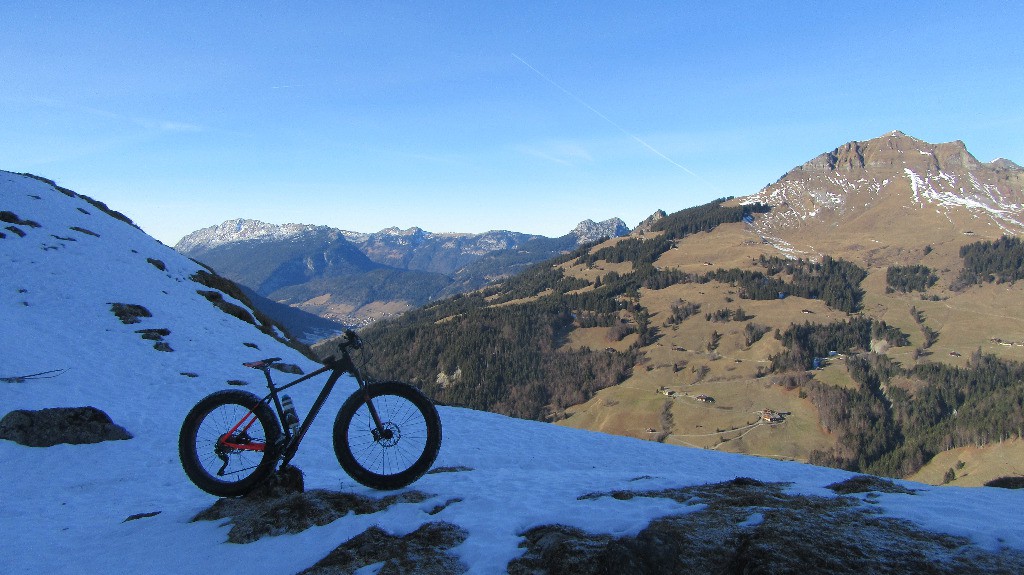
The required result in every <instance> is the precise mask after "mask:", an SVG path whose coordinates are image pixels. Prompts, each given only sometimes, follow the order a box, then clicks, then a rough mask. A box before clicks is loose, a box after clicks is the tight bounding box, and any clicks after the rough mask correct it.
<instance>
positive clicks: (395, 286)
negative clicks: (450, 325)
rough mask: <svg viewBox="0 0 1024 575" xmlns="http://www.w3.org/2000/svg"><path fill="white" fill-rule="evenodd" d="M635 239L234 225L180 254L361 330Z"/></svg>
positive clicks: (591, 232) (619, 230) (201, 237)
mask: <svg viewBox="0 0 1024 575" xmlns="http://www.w3.org/2000/svg"><path fill="white" fill-rule="evenodd" d="M628 233H629V229H628V228H626V226H625V224H624V223H623V222H622V220H619V219H618V218H613V219H610V220H606V221H604V222H600V223H595V222H593V221H591V220H586V221H584V222H581V223H580V224H579V225H578V226H577V227H576V229H575V230H573V231H572V232H570V233H569V234H567V235H565V236H563V237H561V238H554V239H552V238H546V237H543V236H537V235H530V234H522V233H518V232H509V231H490V232H486V233H483V234H465V233H431V232H427V231H424V230H422V229H420V228H415V227H414V228H409V229H407V230H401V229H398V228H388V229H385V230H381V231H379V232H376V233H373V234H363V233H357V232H348V231H343V230H337V229H333V228H329V227H326V226H312V225H302V224H285V225H280V226H278V225H273V224H267V223H264V222H260V221H256V220H244V219H236V220H229V221H227V222H224V223H222V224H220V225H217V226H211V227H209V228H204V229H202V230H198V231H196V232H193V233H191V234H189V235H187V236H185V237H184V238H182V240H181V241H179V242H178V244H177V245H176V246H175V249H177V250H178V251H179V252H180V253H183V254H185V255H187V256H189V257H192V258H194V259H196V260H199V261H202V262H203V263H205V264H207V265H209V266H211V267H212V268H214V269H216V270H217V271H218V273H221V274H223V275H224V276H226V277H229V278H231V279H232V280H234V281H236V282H238V283H240V284H242V285H245V286H249V287H250V288H252V290H253V291H254V292H255V293H257V294H259V295H260V296H262V297H265V298H268V299H270V300H272V301H276V302H279V303H284V304H287V305H290V306H293V307H296V308H298V309H301V310H304V311H307V312H311V313H314V314H316V315H319V316H322V317H324V318H327V319H330V320H334V321H337V322H341V323H347V324H353V325H356V324H364V323H367V322H370V321H373V320H376V319H379V318H380V317H387V316H390V315H394V314H397V313H401V312H404V311H406V310H408V309H410V308H414V307H418V306H420V305H423V304H424V303H426V302H428V301H431V300H433V299H436V298H438V297H445V296H449V295H453V294H457V293H463V292H465V291H470V290H473V289H477V288H479V287H481V286H483V285H486V284H487V283H489V282H491V281H493V280H495V279H497V278H500V277H505V276H508V275H511V274H514V273H516V272H518V271H519V270H521V269H522V268H523V267H524V266H526V265H529V264H533V263H536V262H538V261H543V260H545V259H548V258H550V257H553V256H556V255H558V254H561V253H564V252H566V251H569V250H572V249H574V248H575V247H577V246H578V245H580V244H583V243H587V242H590V241H594V240H596V239H599V238H601V237H616V236H621V235H625V234H628ZM266 311H267V313H273V310H271V309H267V310H266ZM305 325H306V324H293V330H297V331H306V330H307V328H306V327H305ZM310 329H311V328H310Z"/></svg>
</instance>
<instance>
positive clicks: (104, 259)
mask: <svg viewBox="0 0 1024 575" xmlns="http://www.w3.org/2000/svg"><path fill="white" fill-rule="evenodd" d="M0 212H3V213H4V218H5V222H4V224H3V226H2V227H0V231H3V233H4V236H5V237H4V238H2V239H0V266H2V268H0V269H2V270H3V272H2V274H3V275H2V280H0V326H2V327H0V352H2V355H0V358H2V359H0V378H6V379H5V380H2V381H0V417H2V416H3V415H4V414H6V413H7V412H9V411H11V410H15V409H40V408H45V407H59V406H85V405H91V406H95V407H97V408H100V409H102V410H104V411H105V412H107V413H108V414H109V415H110V416H111V417H112V418H113V420H114V422H115V423H117V424H120V425H122V426H124V427H125V428H127V430H128V431H129V432H130V433H132V434H133V435H134V438H133V439H130V440H127V441H111V442H104V443H98V444H92V445H63V444H62V445H57V446H54V447H47V448H33V447H25V446H22V445H19V444H16V443H13V442H11V441H6V440H0V462H2V465H0V532H2V534H3V535H2V536H0V572H2V573H5V574H23V573H45V574H47V575H55V574H59V573H74V574H83V573H86V574H87V573H104V574H107V573H196V574H199V573H203V574H205V573H261V574H276V573H281V574H286V573H295V572H297V571H300V570H302V569H305V568H308V567H310V566H311V565H313V564H314V563H316V562H317V561H318V560H320V559H321V558H323V557H324V556H325V555H327V554H328V553H329V552H331V551H332V550H333V549H335V548H336V547H337V546H339V545H340V544H342V543H344V542H346V541H348V540H349V539H351V538H353V537H355V536H357V535H359V534H361V533H364V532H365V531H366V530H367V529H368V528H370V527H371V526H377V527H379V528H380V529H382V530H383V531H385V532H388V533H391V534H394V535H398V536H401V535H405V534H408V533H410V532H413V531H414V530H416V529H418V528H419V527H420V526H422V525H424V524H427V523H431V522H446V523H448V524H451V525H455V526H458V527H459V528H461V529H462V530H464V533H465V535H466V537H465V539H464V541H462V542H461V543H460V544H458V545H457V546H455V547H454V548H452V549H451V550H450V553H451V554H452V555H453V556H454V557H455V558H456V559H457V560H458V561H460V562H461V563H462V564H464V566H465V567H466V568H467V569H468V571H469V572H471V573H502V572H505V570H506V568H507V565H508V563H509V561H510V560H513V559H515V558H516V557H518V556H520V555H522V554H523V553H524V551H525V550H524V549H523V548H521V547H520V545H521V544H522V543H523V542H524V537H523V533H524V532H526V531H527V530H529V529H531V528H534V527H538V526H543V525H549V524H562V525H567V526H573V527H577V528H579V529H581V530H583V531H585V532H588V533H598V534H609V535H612V536H615V537H627V536H630V535H635V534H637V533H638V532H640V531H641V530H642V529H645V528H646V527H647V526H648V524H649V523H650V522H651V520H652V519H654V518H657V517H663V516H666V515H680V514H682V515H686V514H693V513H697V512H702V511H704V510H706V509H708V507H709V506H708V505H707V504H703V503H698V502H689V501H682V502H680V501H676V500H673V499H671V498H665V497H658V496H653V495H649V496H643V497H634V498H627V497H621V496H616V497H612V496H591V497H585V498H582V499H581V496H584V495H587V494H593V493H608V492H610V491H613V490H632V491H637V490H643V491H649V492H654V491H655V490H664V489H668V488H682V487H686V486H692V485H699V484H706V483H712V482H721V481H727V480H731V479H733V478H735V477H737V476H745V477H751V478H756V479H759V480H761V481H772V482H789V485H788V486H785V487H784V490H785V492H786V493H788V494H794V495H795V494H802V495H813V496H820V497H824V498H833V499H834V498H835V497H836V494H835V493H834V492H833V491H831V490H829V489H826V488H825V486H827V485H829V484H831V483H833V482H837V481H843V480H845V479H847V478H848V477H849V474H847V473H844V472H841V471H837V470H832V469H824V468H816V467H810V466H805V465H801V464H797V463H786V462H777V461H772V460H766V459H758V458H752V457H745V456H738V455H732V454H726V453H719V452H711V451H703V450H694V449H682V448H678V447H672V446H665V445H662V444H657V443H652V442H645V441H638V440H633V439H626V438H621V437H614V436H608V435H603V434H598V433H591V432H584V431H577V430H571V429H565V428H561V427H556V426H552V425H548V424H543V423H537V422H527V421H519V420H513V419H509V418H505V417H501V416H496V415H492V414H486V413H479V412H473V411H468V410H463V409H456V408H441V409H440V414H441V418H442V421H443V424H444V434H445V437H444V443H443V445H442V448H441V453H440V456H439V458H438V461H437V463H436V466H437V467H438V468H441V469H442V470H445V471H448V472H446V473H432V474H428V475H426V476H424V477H423V478H422V479H421V480H420V481H418V482H417V483H415V484H414V485H413V486H411V487H410V488H409V489H407V491H410V490H418V491H421V492H423V493H425V494H427V496H426V499H424V500H422V501H420V502H418V503H400V504H396V505H392V506H391V507H389V508H387V509H386V510H384V511H380V512H377V513H369V514H363V515H355V514H349V515H346V516H344V517H341V518H340V519H337V520H335V521H332V522H330V523H327V524H325V525H322V526H318V527H312V528H310V529H308V530H306V531H303V532H301V533H298V534H283V535H278V536H267V537H263V538H262V539H259V540H258V541H256V542H254V543H249V544H244V545H242V544H231V543H226V542H225V540H226V538H227V536H228V532H229V530H230V529H231V526H230V525H228V524H224V523H222V522H219V521H198V522H191V521H190V519H192V517H193V516H195V515H196V514H197V513H198V512H200V511H202V510H203V509H205V508H207V507H209V506H210V505H211V504H212V503H214V498H212V497H211V496H209V495H206V494H205V493H203V492H201V491H199V490H198V489H196V488H195V487H194V486H192V485H191V484H190V483H189V482H188V480H187V478H186V477H185V475H184V473H183V472H182V471H181V468H180V465H179V463H178V456H177V448H176V442H177V434H178V429H179V425H180V422H181V419H182V418H183V416H184V415H185V413H186V412H187V411H188V409H189V408H190V407H191V406H192V405H193V404H194V403H195V402H196V401H198V400H199V399H200V398H201V397H203V396H204V395H206V394H208V393H210V392H212V391H214V390H219V389H225V388H227V382H228V381H229V380H236V382H237V381H243V382H244V381H247V382H250V385H248V386H246V387H243V388H242V389H249V390H251V391H254V392H257V393H258V392H259V391H260V385H259V378H260V377H261V374H260V373H259V372H255V371H252V370H248V369H246V368H244V367H242V365H241V363H242V362H244V361H250V360H254V359H259V358H263V357H268V356H281V357H284V358H285V360H286V361H288V362H291V363H295V364H298V365H300V366H302V367H303V368H304V369H306V371H310V370H312V369H313V368H315V367H316V365H315V364H313V363H312V362H310V361H308V360H306V359H305V358H303V357H302V356H301V355H300V354H298V353H297V352H295V351H294V350H292V349H290V348H288V347H287V346H285V345H284V344H282V343H281V342H279V341H277V340H275V339H274V338H272V337H269V336H267V335H265V334H264V333H262V332H261V331H259V330H257V329H256V328H255V327H254V326H253V325H251V324H249V323H246V322H243V321H241V320H239V319H237V318H235V317H233V316H231V315H228V314H225V313H223V312H221V311H220V310H219V309H217V308H215V307H214V306H213V305H211V303H210V302H209V301H208V300H207V298H206V297H204V296H203V295H201V294H198V293H197V290H208V288H207V287H205V286H201V285H199V284H197V283H195V282H194V281H193V280H192V279H191V276H192V275H193V274H195V273H196V272H197V271H199V267H198V266H197V265H196V264H195V263H194V262H192V261H190V260H188V259H187V258H185V257H183V256H179V255H177V254H176V253H175V252H174V251H173V250H171V249H170V248H167V247H165V246H163V245H161V244H159V243H158V242H156V241H155V240H153V239H151V238H150V237H148V236H147V235H145V234H144V233H143V232H142V231H140V230H138V229H136V228H134V227H132V226H130V225H128V224H126V223H124V222H123V221H119V220H116V219H114V218H112V217H110V216H108V215H107V214H106V213H104V212H103V211H101V210H99V209H97V207H96V206H95V205H93V204H92V203H89V202H87V201H85V200H84V199H82V198H80V197H72V196H68V195H66V194H64V193H62V192H61V191H59V190H57V189H55V188H54V187H53V186H51V185H49V184H47V183H45V182H41V181H38V180H35V179H31V178H26V177H23V176H20V175H16V174H11V173H8V172H0ZM15 230H17V231H15ZM154 262H160V265H159V266H158V265H156V263H154ZM161 267H162V268H163V269H160V268H161ZM225 299H230V298H228V297H227V296H225ZM112 303H130V304H136V305H140V306H144V307H145V308H146V309H147V310H149V311H150V312H151V317H143V318H141V319H140V322H139V323H137V324H132V325H126V324H124V323H122V322H121V321H120V320H119V319H117V318H116V317H115V316H114V314H113V313H112V312H111V304H112ZM233 303H235V304H239V303H240V302H237V301H236V302H233ZM156 328H164V329H167V330H169V331H170V333H169V334H168V335H166V336H164V338H163V339H164V342H165V343H167V344H168V345H169V346H170V348H171V349H173V351H159V350H157V349H155V348H154V345H153V343H154V342H153V341H151V340H144V339H142V338H141V337H140V334H139V333H137V332H136V330H138V329H156ZM368 344H369V345H370V346H371V347H372V342H368ZM253 346H256V347H258V349H254V348H253ZM54 369H66V370H67V371H65V372H63V373H61V374H60V375H58V376H57V377H53V378H51V379H26V380H24V381H17V378H18V376H23V375H28V374H34V373H38V372H43V371H49V370H54ZM313 387H315V385H307V386H300V387H299V388H296V389H295V390H294V393H292V396H293V398H294V399H295V402H296V404H297V406H298V407H299V411H300V413H302V412H304V411H305V409H307V408H308V406H309V405H310V403H311V402H312V396H313V395H315V392H316V391H318V390H317V389H313ZM352 389H353V384H352V383H351V382H348V381H343V382H342V384H341V385H340V386H339V389H338V391H337V392H336V395H335V397H333V398H332V399H331V400H330V401H329V402H328V404H327V406H326V407H325V409H324V415H322V416H321V418H320V419H319V420H318V421H317V422H316V424H315V425H314V426H313V427H312V429H311V431H310V434H309V436H308V438H307V441H306V443H304V445H303V447H302V449H301V450H300V452H299V455H298V457H297V458H296V460H295V464H296V465H297V466H298V467H299V468H301V469H302V470H303V471H304V472H305V479H306V487H307V489H313V488H323V489H332V490H342V491H345V492H348V493H354V494H359V495H364V496H370V497H379V496H380V494H377V493H374V492H370V491H368V490H367V489H365V488H363V487H361V486H359V485H358V484H356V483H354V482H353V481H351V480H350V479H349V478H348V477H346V476H345V475H344V473H343V472H342V471H341V469H340V468H339V466H338V465H337V462H336V461H335V459H334V455H333V450H332V448H331V445H330V426H331V423H332V420H333V417H332V416H333V413H334V412H335V411H336V410H337V409H338V407H340V404H341V402H342V401H343V399H344V398H345V396H347V395H348V394H349V393H350V392H351V391H352ZM900 484H902V485H905V486H909V487H912V488H914V489H916V490H918V491H917V492H916V494H899V493H877V492H875V493H870V494H867V495H864V494H861V495H857V496H855V497H856V499H855V500H854V504H855V505H856V506H860V507H863V508H866V509H871V510H872V513H874V512H877V513H878V514H879V515H877V518H883V517H886V516H889V517H896V518H905V519H908V520H910V521H913V522H915V523H916V524H917V525H919V526H921V527H923V528H925V529H928V530H932V531H935V532H939V533H948V534H954V535H959V536H964V537H967V538H969V539H970V540H971V541H973V542H974V543H975V544H976V545H977V546H978V548H980V549H983V550H988V551H999V550H1000V549H1006V548H1009V549H1016V550H1024V532H1022V531H1021V529H1020V528H1019V521H1020V517H1019V516H1020V510H1021V509H1022V508H1024V492H1020V491H1010V490H999V489H993V488H981V489H972V490H966V489H958V488H935V487H927V486H923V485H914V484H909V483H905V482H900ZM157 512H158V513H157ZM765 513H767V512H765ZM140 515H141V516H140ZM132 516H140V517H139V518H137V519H134V520H130V521H126V519H128V518H129V517H132ZM810 519H811V520H814V521H817V520H819V519H820V521H822V522H827V521H829V518H828V516H827V514H822V515H821V517H820V518H818V517H817V516H814V515H811V516H810ZM764 521H765V514H759V513H752V514H751V515H750V516H749V517H745V518H744V520H743V521H738V522H737V525H736V526H735V527H736V529H740V530H741V531H742V530H744V529H749V530H753V529H757V528H758V525H759V524H761V523H762V522H764ZM851 537H855V535H853V534H851ZM1003 553H1004V554H1006V553H1009V554H1011V555H1012V554H1013V552H1012V551H1003ZM929 559H933V560H934V561H936V562H941V561H944V560H945V559H946V556H945V555H937V556H935V557H933V558H929ZM1013 565H1020V563H1014V564H1013ZM378 568H379V565H369V566H367V567H366V569H363V570H360V571H359V572H360V573H375V572H377V569H378ZM1007 572H1011V571H1007Z"/></svg>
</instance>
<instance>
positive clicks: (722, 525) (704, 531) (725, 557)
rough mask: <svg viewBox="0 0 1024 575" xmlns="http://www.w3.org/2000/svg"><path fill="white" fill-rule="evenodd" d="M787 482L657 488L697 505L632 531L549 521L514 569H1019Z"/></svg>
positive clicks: (623, 495)
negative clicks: (792, 489)
mask: <svg viewBox="0 0 1024 575" xmlns="http://www.w3.org/2000/svg"><path fill="white" fill-rule="evenodd" d="M785 487H786V484H782V483H763V482H760V481H756V480H752V479H744V478H739V479H737V480H734V481H729V482H724V483H719V484H713V485H700V486H695V487H691V488H685V489H671V490H665V491H661V492H615V493H610V494H605V495H601V494H594V495H589V496H586V497H588V498H595V497H603V496H611V497H616V498H619V499H629V498H632V497H665V498H670V499H674V500H676V501H678V502H680V503H685V504H689V505H703V506H706V507H705V508H704V509H701V510H696V511H693V512H691V513H687V514H683V515H677V516H672V517H664V518H661V519H657V520H655V521H652V522H651V523H650V525H648V527H647V528H645V529H644V530H643V531H641V532H640V533H639V534H637V536H636V537H619V538H616V537H612V536H610V535H602V534H597V535H595V534H588V533H585V532H583V531H581V530H579V529H576V528H572V527H566V526H562V525H550V526H543V527H537V528H534V529H531V530H529V531H527V532H526V533H524V534H523V536H524V537H525V542H524V544H523V546H524V547H526V553H525V554H524V555H523V556H522V557H521V558H519V559H516V560H514V561H512V562H511V563H510V564H509V569H508V572H509V573H511V574H513V575H525V574H530V575H536V574H548V573H551V574H555V573H572V574H574V575H577V574H579V575H585V574H595V575H596V574H598V573H631V574H638V575H643V574H647V573H658V574H663V573H664V574H668V573H725V574H737V575H738V574H745V575H746V574H759V573H765V574H768V573H849V574H850V575H854V574H857V575H864V574H872V573H941V574H949V575H954V574H958V575H963V574H979V575H980V574H982V573H1020V572H1022V570H1024V554H1022V553H1020V552H1018V551H1014V550H1009V549H1003V550H1001V551H1000V552H998V553H993V552H989V551H986V550H983V549H981V548H978V547H976V546H974V545H973V544H972V542H971V541H970V540H968V539H966V538H962V537H952V536H949V535H941V534H936V533H929V532H927V531H923V530H922V529H920V528H919V527H917V526H915V525H913V524H912V523H910V522H907V521H902V520H898V519H892V518H885V517H880V516H878V515H877V514H876V513H874V512H873V510H872V509H871V508H870V507H869V506H866V505H865V504H863V503H861V502H860V501H858V500H856V499H853V498H849V497H834V498H829V497H816V496H805V495H788V494H786V493H785V492H784V488H785Z"/></svg>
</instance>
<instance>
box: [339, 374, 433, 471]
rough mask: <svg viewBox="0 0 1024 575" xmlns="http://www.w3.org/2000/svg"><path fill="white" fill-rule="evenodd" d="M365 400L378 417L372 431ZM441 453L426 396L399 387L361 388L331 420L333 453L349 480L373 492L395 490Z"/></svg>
mask: <svg viewBox="0 0 1024 575" xmlns="http://www.w3.org/2000/svg"><path fill="white" fill-rule="evenodd" d="M367 399H369V401H370V402H371V403H372V404H373V407H374V408H375V409H376V411H377V414H378V416H379V417H380V421H381V425H382V429H381V430H378V429H377V426H376V424H375V423H374V421H373V417H372V416H371V415H370V410H369V408H368V407H367ZM440 448H441V418H440V417H439V416H438V415H437V409H436V408H434V404H433V403H431V402H430V400H429V399H427V396H425V395H423V394H422V393H420V391H419V390H418V389H416V388H414V387H412V386H410V385H407V384H405V383H399V382H394V381H389V382H383V383H372V384H369V385H367V387H366V390H365V394H364V392H363V391H362V390H360V391H357V392H356V393H354V394H352V396H351V397H349V398H348V399H347V400H345V403H344V405H342V406H341V409H340V410H339V411H338V416H337V417H336V418H335V420H334V453H335V455H337V457H338V463H340V464H341V467H342V469H344V470H345V472H346V473H348V474H349V475H350V476H351V477H352V479H355V480H356V481H358V482H359V483H362V484H363V485H365V486H367V487H371V488H373V489H382V490H389V489H400V488H402V487H405V486H406V485H409V484H410V483H412V482H414V481H416V480H417V479H419V478H420V477H421V476H422V475H423V474H424V473H426V472H427V470H428V469H430V466H431V465H432V464H433V463H434V459H436V458H437V452H438V451H439V450H440Z"/></svg>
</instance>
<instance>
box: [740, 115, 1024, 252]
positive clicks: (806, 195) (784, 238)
mask: <svg viewBox="0 0 1024 575" xmlns="http://www.w3.org/2000/svg"><path fill="white" fill-rule="evenodd" d="M1022 190H1024V169H1022V168H1021V167H1020V166H1017V165H1016V164H1014V163H1013V162H1010V161H1009V160H996V161H993V162H991V163H982V162H980V161H978V160H977V159H976V158H975V157H974V156H972V155H971V154H970V152H968V151H967V148H966V147H965V146H964V143H963V142H960V141H956V142H949V143H944V144H929V143H927V142H923V141H921V140H918V139H916V138H912V137H910V136H907V135H905V134H903V133H902V132H898V131H895V132H891V133H889V134H886V135H884V136H881V137H879V138H875V139H873V140H869V141H867V142H849V143H847V144H845V145H843V146H841V147H839V148H836V149H835V150H833V151H831V152H828V153H824V154H821V155H819V156H818V157H816V158H814V159H813V160H811V161H809V162H807V163H805V164H803V165H801V166H799V167H797V168H794V169H793V170H791V171H789V172H788V173H786V174H785V175H783V176H782V178H780V179H779V181H777V182H775V183H774V184H772V185H770V186H767V187H766V188H764V189H763V190H761V191H760V192H759V193H757V194H754V195H753V196H750V197H748V198H745V199H744V200H743V201H747V202H762V203H766V204H769V205H771V206H773V208H774V209H773V210H772V212H771V213H770V214H768V215H766V216H764V217H761V218H758V219H757V222H756V223H755V225H754V228H755V229H756V230H757V231H758V233H759V234H761V235H762V236H764V237H765V238H766V239H768V240H769V241H772V242H776V243H777V244H778V246H777V247H779V248H780V249H782V250H783V251H787V252H788V251H790V250H792V253H794V254H808V255H809V254H818V253H830V254H836V253H849V254H852V253H854V252H869V251H871V250H873V249H874V248H876V247H877V246H876V245H872V244H878V243H880V242H881V241H882V240H881V239H880V238H884V239H885V241H884V242H882V243H884V244H885V245H886V248H887V249H888V250H890V251H893V250H899V249H903V250H904V251H906V250H913V249H920V248H922V247H923V246H924V245H927V244H939V243H944V242H952V243H960V241H959V240H960V239H961V238H960V237H959V236H962V235H964V234H966V235H971V236H978V237H987V238H995V237H998V236H999V235H1001V234H1011V235H1019V234H1020V233H1021V232H1022V231H1024V192H1022ZM837 229H840V233H839V234H838V235H837V234H835V233H834V231H835V230H837ZM876 236H878V237H876ZM861 257H863V255H862V256H861Z"/></svg>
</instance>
